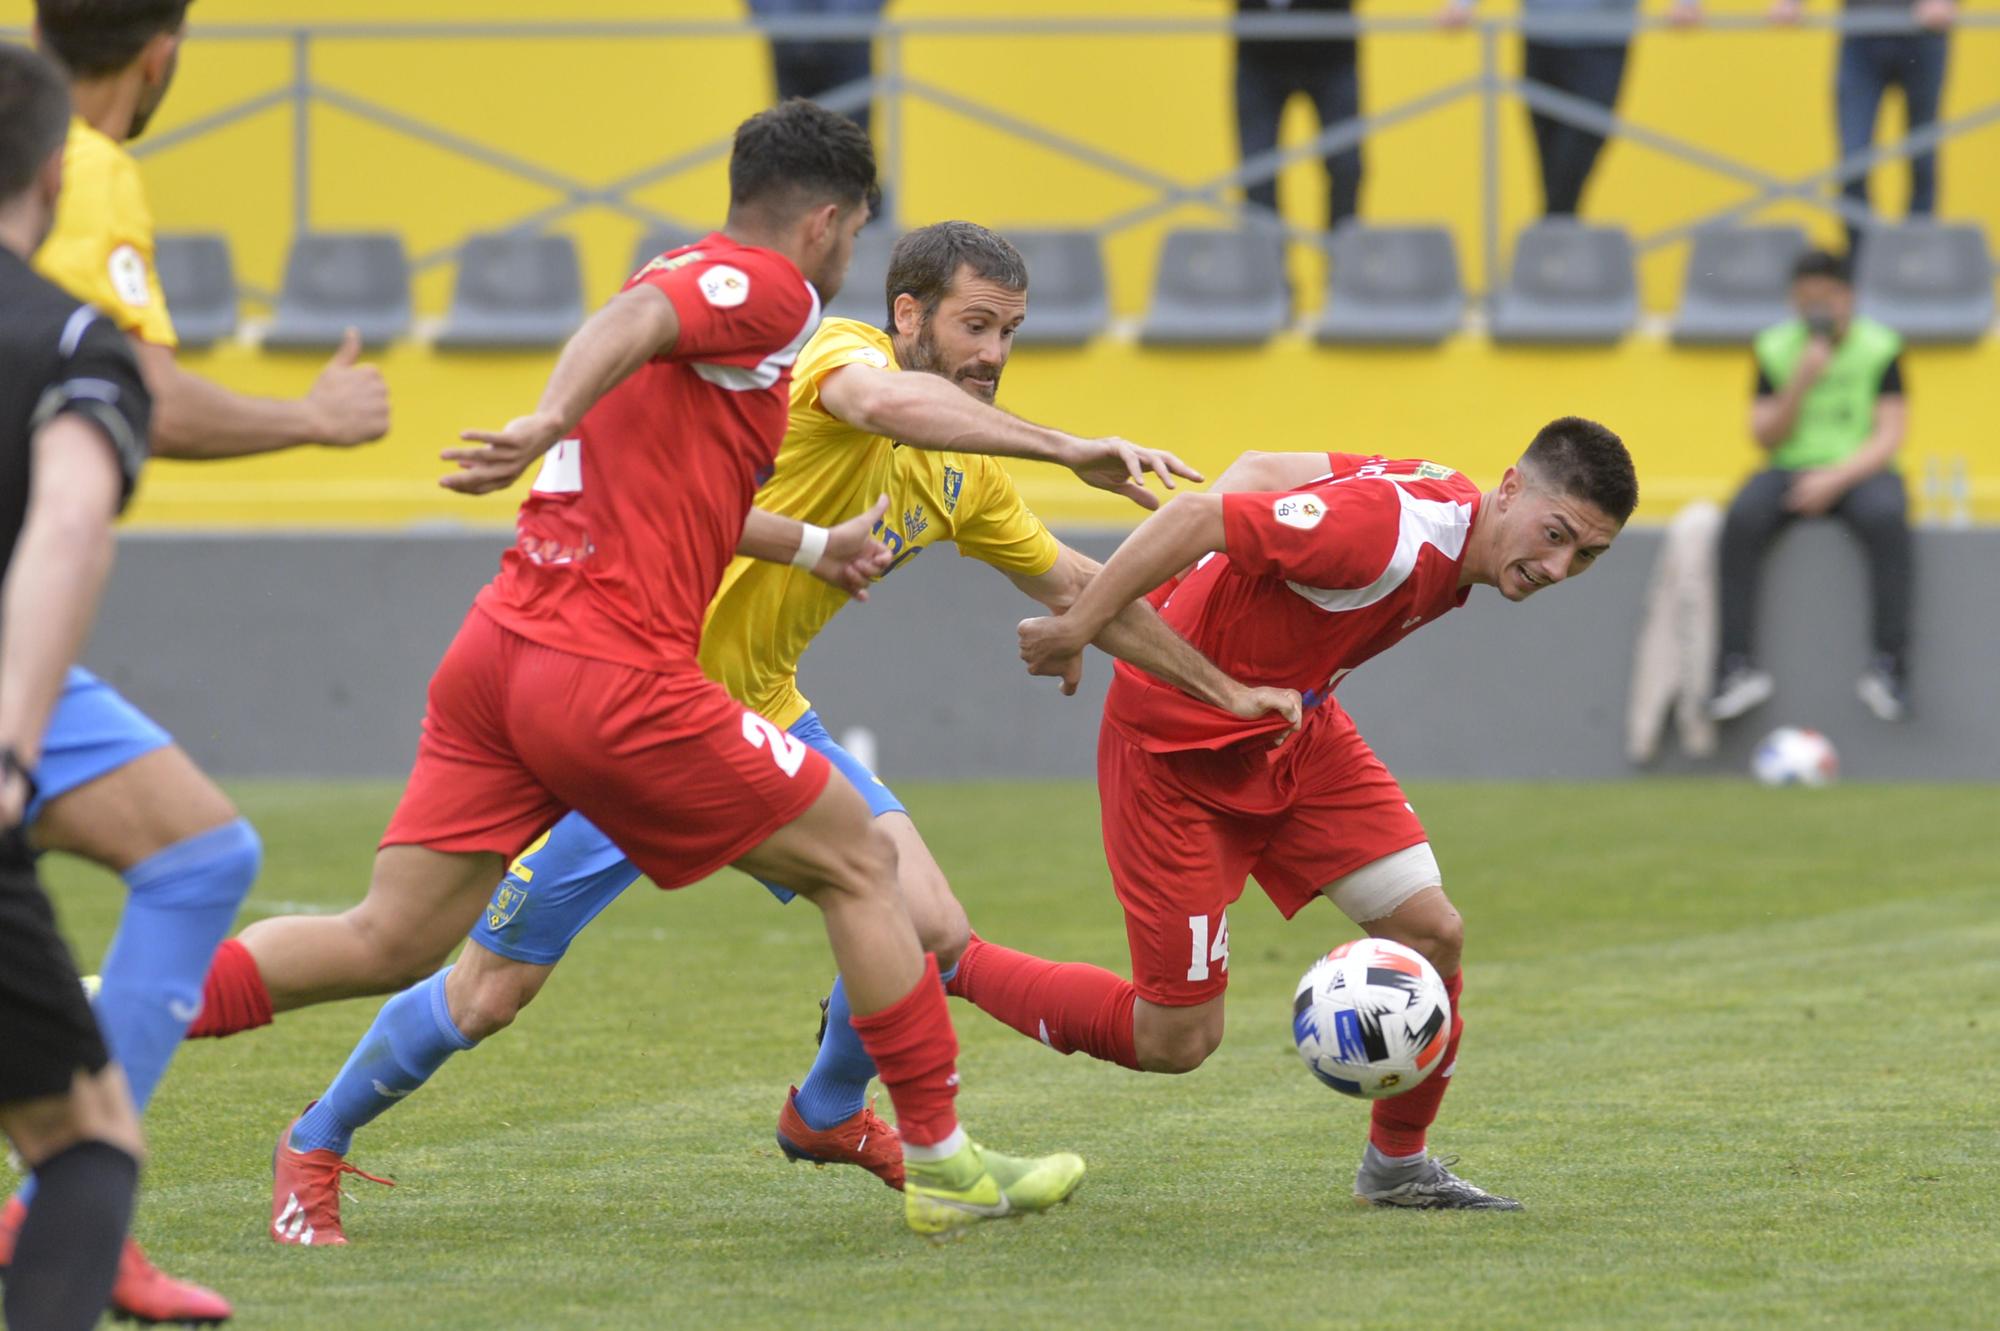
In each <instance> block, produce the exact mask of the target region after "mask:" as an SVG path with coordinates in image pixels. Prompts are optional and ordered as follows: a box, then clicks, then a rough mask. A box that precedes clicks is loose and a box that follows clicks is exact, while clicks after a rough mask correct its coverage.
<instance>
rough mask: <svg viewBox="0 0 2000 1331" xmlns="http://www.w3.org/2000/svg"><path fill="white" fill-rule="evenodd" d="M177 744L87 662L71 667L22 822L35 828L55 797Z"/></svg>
mask: <svg viewBox="0 0 2000 1331" xmlns="http://www.w3.org/2000/svg"><path fill="white" fill-rule="evenodd" d="M173 742H174V737H173V736H172V735H169V734H168V733H167V732H166V731H164V730H162V729H160V727H159V726H158V725H156V724H155V723H154V722H153V719H152V718H151V717H149V716H147V715H146V714H145V713H144V712H142V711H140V710H139V709H138V708H136V707H134V706H133V705H132V704H131V703H129V702H126V701H125V699H124V698H122V697H120V696H119V693H118V690H116V689H114V688H112V687H111V686H110V685H109V684H106V683H105V682H104V681H103V680H101V679H99V678H98V677H97V676H95V675H93V674H91V673H90V672H89V671H88V670H85V669H84V668H83V667H82V666H71V667H70V671H69V675H68V677H67V678H65V679H64V680H63V691H62V697H61V698H59V699H57V701H56V710H55V711H54V712H53V713H52V714H51V715H50V716H49V728H48V731H47V732H46V734H45V735H44V737H43V740H42V761H41V764H40V765H39V766H38V767H36V768H35V785H36V786H37V787H38V791H37V793H36V795H35V802H34V803H33V804H30V805H29V806H28V809H27V814H26V816H25V818H23V820H22V821H23V824H24V825H25V826H29V827H32V826H34V824H35V819H36V818H38V817H40V816H41V812H42V810H43V808H45V807H46V806H47V805H48V803H49V801H50V800H53V799H55V798H57V797H58V796H61V795H67V794H69V792H70V791H72V790H75V789H76V788H77V787H79V786H87V785H89V784H90V783H91V782H93V781H95V780H97V778H98V777H100V776H106V775H109V774H110V773H112V772H115V771H117V770H118V769H119V768H121V767H123V766H124V765H125V764H127V763H129V762H132V761H133V760H134V759H138V758H143V757H145V756H146V755H147V754H149V753H151V752H153V751H154V750H155V749H164V748H166V747H167V746H168V745H169V744H172V743H173Z"/></svg>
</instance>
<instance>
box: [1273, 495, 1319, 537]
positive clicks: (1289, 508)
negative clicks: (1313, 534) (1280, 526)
mask: <svg viewBox="0 0 2000 1331" xmlns="http://www.w3.org/2000/svg"><path fill="white" fill-rule="evenodd" d="M1271 516H1272V517H1274V518H1276V519H1277V520H1278V521H1280V522H1282V523H1284V524H1285V525H1286V526H1287V527H1297V528H1298V529H1299V530H1300V531H1311V530H1312V529H1313V528H1314V527H1317V526H1319V520H1320V519H1321V518H1323V517H1325V516H1326V505H1325V504H1322V503H1321V502H1320V501H1319V499H1318V498H1317V497H1315V496H1313V495H1286V496H1285V497H1284V498H1282V499H1280V500H1279V501H1278V502H1277V503H1275V504H1273V505H1271Z"/></svg>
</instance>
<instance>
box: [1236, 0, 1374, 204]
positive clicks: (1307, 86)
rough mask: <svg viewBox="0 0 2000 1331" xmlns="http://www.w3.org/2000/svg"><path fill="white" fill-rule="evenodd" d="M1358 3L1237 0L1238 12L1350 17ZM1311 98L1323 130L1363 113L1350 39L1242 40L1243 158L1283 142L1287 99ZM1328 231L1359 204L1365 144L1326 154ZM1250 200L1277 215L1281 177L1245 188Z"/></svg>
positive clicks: (1239, 138) (1239, 129) (1239, 114)
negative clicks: (1280, 134) (1280, 139)
mask: <svg viewBox="0 0 2000 1331" xmlns="http://www.w3.org/2000/svg"><path fill="white" fill-rule="evenodd" d="M1352 10H1353V0H1236V12H1237V13H1238V14H1239V15H1249V14H1285V13H1291V14H1347V13H1351V12H1352ZM1298 94H1304V95H1305V96H1306V97H1309V98H1311V99H1312V104H1313V111H1314V112H1315V113H1316V114H1317V115H1318V116H1319V123H1320V128H1321V130H1326V129H1328V128H1331V127H1332V126H1334V125H1337V124H1339V123H1340V122H1342V121H1344V120H1352V119H1353V118H1354V117H1356V116H1358V115H1360V114H1361V74H1360V70H1359V69H1358V68H1357V64H1356V52H1355V43H1354V39H1353V38H1351V37H1315V38H1311V39H1300V40H1295V41H1273V40H1269V39H1265V40H1252V39H1246V38H1241V37H1239V38H1237V40H1236V143H1237V148H1238V151H1239V152H1240V153H1241V155H1242V160H1244V161H1246V162H1247V161H1249V160H1250V159H1251V158H1253V157H1256V156H1258V155H1259V154H1262V153H1267V152H1270V151H1271V150H1272V149H1273V148H1276V147H1277V146H1278V122H1279V121H1280V120H1281V119H1282V118H1283V116H1284V112H1285V104H1286V103H1287V102H1289V101H1291V99H1292V98H1293V97H1294V96H1296V95H1298ZM1324 160H1325V162H1326V177H1327V205H1326V225H1327V229H1328V230H1332V229H1333V228H1334V227H1336V226H1339V225H1340V224H1341V223H1342V222H1344V221H1346V220H1347V219H1348V218H1350V217H1352V216H1354V214H1355V213H1356V211H1357V210H1358V209H1359V207H1360V196H1361V149H1360V147H1359V146H1358V145H1357V146H1355V147H1352V148H1344V149H1342V150H1341V151H1339V152H1335V153H1328V154H1327V155H1326V157H1325V159H1324ZM1243 193H1244V197H1245V198H1247V199H1248V200H1249V201H1250V202H1251V203H1253V204H1256V205H1258V206H1259V207H1263V208H1268V209H1270V210H1271V211H1272V212H1274V213H1275V212H1276V211H1277V210H1278V182H1277V180H1276V179H1275V178H1273V179H1270V180H1265V181H1261V182H1259V183H1257V184H1254V185H1247V186H1245V187H1244V191H1243Z"/></svg>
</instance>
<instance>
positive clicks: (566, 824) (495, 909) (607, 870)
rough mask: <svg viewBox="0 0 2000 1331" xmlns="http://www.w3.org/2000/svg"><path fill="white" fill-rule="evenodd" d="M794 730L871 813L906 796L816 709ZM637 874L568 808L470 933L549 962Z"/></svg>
mask: <svg viewBox="0 0 2000 1331" xmlns="http://www.w3.org/2000/svg"><path fill="white" fill-rule="evenodd" d="M791 733H792V734H794V735H796V736H798V737H799V738H800V739H802V740H804V741H805V742H806V744H807V745H808V746H810V747H812V748H815V749H818V750H819V751H820V753H821V754H823V755H824V756H825V757H826V760H827V761H828V762H830V763H832V764H833V765H834V766H835V767H836V768H838V769H839V771H840V773H841V775H842V776H845V777H846V778H847V779H848V781H849V782H851V783H852V784H853V786H854V788H855V789H856V790H858V791H860V792H861V797H862V798H863V799H865V800H867V801H868V812H869V814H870V816H872V817H877V818H879V817H881V816H882V815H883V814H885V813H901V812H903V802H902V801H901V800H899V799H897V798H896V796H895V795H894V794H893V793H892V792H891V791H890V790H889V788H888V787H887V786H885V785H883V784H882V782H881V779H880V778H878V777H877V776H876V775H875V774H874V773H873V772H871V771H869V770H868V769H867V768H866V767H864V766H862V764H861V762H860V760H859V759H857V758H856V757H855V756H854V755H853V754H851V753H849V752H848V751H847V750H846V749H843V748H841V747H840V745H838V744H836V743H834V740H833V736H832V735H829V734H828V733H827V731H826V726H825V725H823V724H821V722H820V719H819V713H818V712H807V713H806V714H805V715H804V716H802V717H800V718H799V719H798V720H797V721H795V722H793V723H792V727H791ZM638 878H639V869H638V866H637V865H635V864H633V863H632V861H630V860H628V859H626V858H625V852H623V851H621V850H619V849H618V847H616V846H614V845H613V844H611V838H609V837H607V836H605V835H604V833H602V832H600V831H598V830H597V828H596V827H594V826H593V825H592V824H591V822H590V820H589V819H587V818H585V817H584V816H583V815H582V814H580V813H572V814H568V815H566V816H565V817H564V818H563V820H562V821H561V822H559V823H557V824H556V825H555V826H554V827H552V828H550V829H549V832H548V834H547V835H546V836H544V837H543V838H542V839H541V840H539V841H537V842H536V843H535V844H534V845H532V846H530V847H528V849H527V850H525V851H523V852H522V854H521V857H520V858H519V859H517V860H515V861H514V866H513V868H511V869H509V870H508V871H507V876H506V877H505V878H503V879H501V880H500V886H499V887H497V888H495V889H494V890H493V900H492V901H490V902H488V903H487V906H486V913H485V914H484V915H482V916H480V917H479V923H477V924H475V925H473V926H472V932H471V933H470V934H468V935H467V937H469V938H471V939H472V940H473V941H474V942H476V943H478V944H479V945H480V946H481V947H483V948H485V949H486V950H487V951H489V952H497V953H499V954H500V955H501V956H503V957H509V958H511V959H513V960H515V961H525V962H528V963H530V964H531V965H536V966H553V965H554V964H555V963H556V962H558V961H560V960H562V955H563V953H564V952H566V951H568V950H569V945H570V943H571V941H572V940H574V939H575V938H576V936H577V935H578V934H580V933H582V932H583V928H584V926H585V925H587V924H589V923H590V922H591V921H592V920H594V919H596V918H597V916H598V914H599V913H600V912H602V911H603V909H604V908H605V907H606V906H609V905H610V904H611V903H612V902H613V901H615V900H617V898H618V894H619V893H621V892H623V891H624V890H625V889H626V888H628V887H630V886H632V884H633V883H634V882H636V881H638ZM760 881H761V880H760ZM764 886H765V887H766V888H767V889H769V891H770V893H771V895H772V896H775V897H776V898H778V900H780V901H790V900H791V899H792V897H793V895H794V894H793V893H792V892H791V891H789V890H788V889H786V888H783V887H780V886H778V885H777V884H776V883H765V884H764Z"/></svg>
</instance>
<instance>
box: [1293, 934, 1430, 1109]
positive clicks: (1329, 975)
mask: <svg viewBox="0 0 2000 1331" xmlns="http://www.w3.org/2000/svg"><path fill="white" fill-rule="evenodd" d="M1450 1036H1451V999H1450V997H1449V996H1448V995H1447V994H1446V993H1445V990H1444V981H1443V980H1442V979H1440V978H1439V977H1438V973H1437V970H1436V968H1435V967H1433V966H1432V965H1431V963H1430V962H1429V961H1427V960H1425V958H1424V957H1423V955H1422V954H1421V953H1419V952H1416V951H1414V950H1412V949H1410V948H1407V947H1404V946H1403V945H1402V944H1401V943H1392V942H1390V941H1389V940H1387V939H1385V938H1357V939H1355V940H1354V941H1353V942H1351V943H1342V944H1341V945H1340V946H1339V947H1337V948H1335V949H1334V950H1333V951H1331V952H1329V953H1327V954H1326V955H1325V956H1324V957H1321V958H1320V959H1319V960H1318V961H1316V962H1314V963H1313V967H1312V969H1311V970H1309V971H1307V972H1306V974H1305V978H1304V979H1303V980H1300V981H1299V989H1298V994H1297V995H1296V996H1295V997H1294V999H1293V1000H1292V1038H1293V1039H1294V1040H1296V1041H1297V1042H1298V1046H1299V1057H1301V1058H1303V1059H1305V1061H1306V1066H1307V1067H1309V1068H1311V1069H1312V1074H1313V1076H1315V1077H1318V1078H1319V1079H1320V1080H1321V1081H1323V1082H1325V1083H1326V1084H1327V1085H1328V1086H1331V1087H1333V1089H1334V1090H1336V1091H1339V1092H1340V1093H1341V1094H1342V1095H1352V1096H1355V1097H1357V1098H1358V1099H1362V1100H1381V1099H1384V1098H1386V1097H1388V1096H1391V1095H1401V1094H1402V1093H1403V1092H1404V1091H1407V1090H1409V1089H1410V1088H1411V1087H1413V1086H1416V1085H1418V1084H1420V1083H1421V1082H1422V1081H1423V1080H1424V1078H1426V1077H1428V1076H1430V1075H1431V1074H1432V1073H1433V1072H1435V1071H1437V1066H1438V1064H1439V1062H1441V1061H1442V1060H1443V1058H1444V1048H1445V1045H1446V1044H1447V1043H1448V1042H1449V1040H1450Z"/></svg>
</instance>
